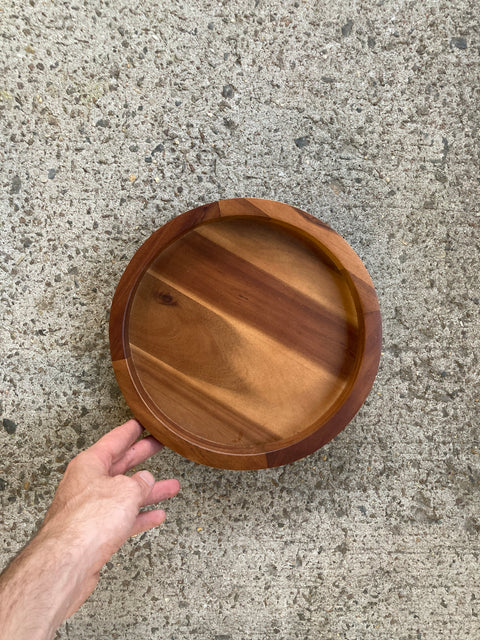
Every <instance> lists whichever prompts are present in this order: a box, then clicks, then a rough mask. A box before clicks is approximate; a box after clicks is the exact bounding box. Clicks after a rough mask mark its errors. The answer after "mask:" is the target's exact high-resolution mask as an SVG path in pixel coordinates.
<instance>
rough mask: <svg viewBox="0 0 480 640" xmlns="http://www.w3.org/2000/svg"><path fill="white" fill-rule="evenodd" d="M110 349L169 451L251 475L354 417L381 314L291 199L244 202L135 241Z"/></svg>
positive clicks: (333, 238) (365, 280)
mask: <svg viewBox="0 0 480 640" xmlns="http://www.w3.org/2000/svg"><path fill="white" fill-rule="evenodd" d="M239 225H240V226H239ZM110 347H111V354H112V362H113V367H114V370H115V374H116V376H117V380H118V382H119V384H120V387H121V389H122V392H123V393H124V396H125V398H126V400H127V402H128V404H129V405H130V407H131V408H132V410H133V412H134V414H135V415H136V416H137V417H138V419H139V420H140V421H141V422H142V424H144V426H145V427H146V428H147V429H148V430H149V431H150V432H151V433H152V434H153V435H155V436H156V437H157V438H158V439H159V440H161V441H162V442H164V444H165V445H166V446H169V447H170V448H172V449H174V450H176V451H178V452H179V453H181V454H183V455H185V456H187V457H189V458H190V459H192V460H195V461H197V462H200V463H202V464H209V465H212V466H217V467H224V468H231V469H256V468H263V467H267V466H268V467H271V466H277V465H281V464H286V463H289V462H292V461H293V460H296V459H298V458H300V457H303V456H305V455H308V454H310V453H312V452H313V451H315V450H316V449H317V448H319V447H320V446H322V445H323V444H325V443H326V442H328V441H329V440H330V439H331V438H333V437H334V436H335V435H336V434H337V433H338V432H339V431H340V430H341V429H343V428H344V427H345V425H346V424H347V423H348V422H349V421H350V420H351V419H352V418H353V416H354V415H355V413H356V412H357V411H358V409H359V408H360V406H361V405H362V403H363V401H364V400H365V398H366V396H367V395H368V392H369V390H370V388H371V385H372V383H373V380H374V378H375V375H376V371H377V368H378V362H379V357H380V349H381V318H380V312H379V307H378V301H377V297H376V294H375V290H374V287H373V284H372V282H371V279H370V277H369V275H368V273H367V271H366V269H365V267H364V265H363V264H362V262H361V260H360V258H359V257H358V256H357V255H356V254H355V252H354V251H353V250H352V249H351V248H350V247H349V245H348V244H347V243H346V242H345V240H344V239H343V238H341V237H340V236H339V235H338V234H336V233H335V232H334V231H333V230H332V229H331V228H330V227H328V226H327V225H325V224H324V223H322V222H320V221H319V220H317V219H316V218H313V217H312V216H310V215H309V214H308V213H306V212H304V211H301V210H299V209H296V208H294V207H291V206H289V205H286V204H283V203H278V202H274V201H270V200H261V199H257V198H240V199H232V200H223V201H219V202H215V203H210V204H208V205H204V206H202V207H198V208H197V209H193V210H191V211H189V212H187V213H185V214H183V215H181V216H178V217H177V218H175V219H173V220H172V221H170V222H169V223H167V224H166V225H164V226H163V227H161V228H160V229H159V230H157V231H156V232H155V233H154V234H152V236H151V237H150V238H149V239H148V240H147V241H146V242H145V243H144V244H143V245H142V246H141V247H140V249H139V250H138V251H137V253H136V254H135V256H134V257H133V258H132V260H131V262H130V264H129V265H128V267H127V269H126V270H125V272H124V274H123V276H122V278H121V280H120V283H119V285H118V287H117V290H116V292H115V296H114V299H113V302H112V309H111V314H110Z"/></svg>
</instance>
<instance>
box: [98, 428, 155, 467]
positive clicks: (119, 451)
mask: <svg viewBox="0 0 480 640" xmlns="http://www.w3.org/2000/svg"><path fill="white" fill-rule="evenodd" d="M142 432H143V427H142V425H141V424H140V423H139V422H137V420H129V421H128V422H125V424H122V425H121V426H120V427H116V428H115V429H113V430H112V431H110V432H109V433H107V434H106V435H104V436H103V438H100V440H99V441H98V442H96V443H95V444H94V445H93V446H92V447H90V451H91V452H92V453H96V454H97V455H98V456H99V457H100V458H101V459H102V461H104V462H105V463H106V464H107V465H108V466H110V465H111V464H112V463H113V462H115V461H116V460H118V458H119V457H120V456H122V455H123V454H124V453H125V452H126V451H127V449H129V447H131V445H132V444H133V443H134V442H135V441H136V440H138V438H139V437H140V436H141V434H142Z"/></svg>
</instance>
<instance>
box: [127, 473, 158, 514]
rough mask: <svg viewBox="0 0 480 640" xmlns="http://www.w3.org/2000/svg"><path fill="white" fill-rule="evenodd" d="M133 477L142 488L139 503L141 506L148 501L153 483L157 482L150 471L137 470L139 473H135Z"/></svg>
mask: <svg viewBox="0 0 480 640" xmlns="http://www.w3.org/2000/svg"><path fill="white" fill-rule="evenodd" d="M131 478H132V480H135V482H136V483H137V485H138V487H139V489H140V496H139V505H140V506H141V505H142V504H144V503H145V502H146V501H147V499H148V496H149V495H150V492H151V490H152V488H153V485H154V484H155V478H154V477H153V476H152V474H151V473H150V471H137V473H134V474H133V476H131Z"/></svg>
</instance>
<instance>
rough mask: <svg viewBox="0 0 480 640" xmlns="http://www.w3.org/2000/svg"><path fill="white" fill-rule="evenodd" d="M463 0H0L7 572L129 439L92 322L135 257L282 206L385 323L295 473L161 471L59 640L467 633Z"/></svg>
mask: <svg viewBox="0 0 480 640" xmlns="http://www.w3.org/2000/svg"><path fill="white" fill-rule="evenodd" d="M479 14H480V8H479V6H478V3H477V2H476V1H475V0H450V1H447V0H424V1H422V2H421V1H420V0H417V1H412V0H408V1H405V0H396V1H390V0H381V1H378V2H377V1H374V0H364V1H355V0H339V1H337V2H326V1H325V0H321V1H317V2H315V1H313V0H312V1H310V2H304V1H303V0H298V1H296V2H292V1H290V0H287V1H285V2H267V1H266V0H238V1H231V2H227V1H226V0H223V1H221V2H219V1H215V2H213V1H211V2H210V1H207V0H197V1H193V2H178V1H175V0H171V1H170V2H167V1H166V0H157V1H155V2H154V1H152V0H144V1H143V2H135V1H133V2H128V3H127V2H125V1H124V0H116V1H115V2H114V1H110V2H108V1H106V0H105V1H101V0H96V1H94V0H81V1H78V2H75V0H74V1H73V2H66V1H60V0H55V1H50V0H29V1H26V0H25V1H24V0H7V2H5V3H4V4H3V6H2V7H1V11H0V43H1V44H0V51H1V59H0V130H1V134H0V136H1V137H0V139H1V145H0V163H1V169H0V179H1V196H0V197H1V203H0V206H1V210H0V211H1V246H0V249H1V262H0V267H1V271H0V277H1V302H2V323H1V327H0V330H1V355H2V369H1V373H2V396H1V419H2V420H3V426H2V428H1V429H0V431H1V433H0V452H1V459H0V499H1V501H2V520H1V539H0V564H1V566H3V565H4V564H6V562H7V561H8V559H9V558H10V557H11V556H12V554H14V553H15V552H16V551H17V550H18V549H19V548H20V547H21V546H22V545H23V544H25V542H26V541H27V540H28V539H29V537H30V536H31V534H32V533H33V531H34V530H35V528H36V526H37V525H38V523H39V522H40V521H41V519H42V517H43V515H44V513H45V510H46V508H47V506H48V504H49V501H50V499H51V497H52V495H53V492H54V490H55V487H56V485H57V483H58V481H59V479H60V477H61V474H62V472H63V470H64V468H65V465H66V463H67V462H68V460H69V459H70V458H71V457H72V456H74V455H75V454H76V453H77V452H78V451H80V450H82V449H83V448H85V447H87V446H88V445H90V444H92V443H93V442H94V441H95V440H96V439H97V438H98V437H99V436H100V435H101V434H103V433H105V432H106V431H107V430H109V429H110V428H111V427H113V426H115V425H116V424H118V423H120V422H123V421H124V420H125V419H126V418H128V417H129V415H130V414H129V411H128V409H127V407H126V406H125V404H124V402H123V399H122V397H121V395H120V393H119V390H118V387H117V384H116V381H115V378H114V376H113V373H112V370H111V366H110V361H109V350H108V336H107V327H108V312H109V306H110V302H111V298H112V295H113V292H114V289H115V286H116V283H117V282H118V280H119V278H120V275H121V273H122V271H123V269H124V268H125V266H126V264H127V263H128V260H129V259H130V258H131V256H132V255H133V254H134V252H135V250H136V249H137V247H138V246H139V245H140V244H141V243H142V242H143V241H144V240H145V239H146V238H147V237H148V236H149V235H150V234H151V233H152V231H153V230H154V229H156V228H157V227H158V226H160V225H161V224H163V223H164V222H165V221H167V220H169V219H171V218H172V217H173V216H175V215H177V214H179V213H181V212H183V211H185V210H187V209H189V208H191V207H194V206H197V205H199V204H203V203H205V202H209V201H211V200H216V199H218V198H225V197H233V196H244V195H249V196H257V197H267V198H272V199H277V200H283V201H286V202H289V203H292V204H295V205H297V206H299V207H301V208H303V209H305V210H307V211H309V212H311V213H312V214H314V215H316V216H318V217H320V218H321V219H323V220H325V221H326V222H328V223H329V224H330V225H331V226H333V227H334V228H335V229H336V230H337V231H338V232H339V233H340V234H342V235H343V236H344V237H345V238H346V239H347V241H348V242H350V244H351V245H352V246H353V247H354V248H355V250H356V251H357V252H358V253H359V255H360V256H361V258H362V259H363V260H364V262H365V264H366V265H367V268H368V269H369V271H370V273H371V275H372V278H373V280H374V282H375V285H376V288H377V291H378V295H379V299H380V304H381V308H382V313H383V321H384V348H383V356H382V360H381V364H380V370H379V374H378V377H377V380H376V383H375V386H374V388H373V390H372V393H371V394H370V396H369V398H368V400H367V402H366V403H365V405H364V407H363V408H362V410H361V411H360V412H359V414H358V415H357V417H356V418H355V420H354V421H353V422H352V423H351V424H350V425H349V426H348V427H347V428H346V430H345V431H343V432H342V433H341V434H340V435H339V436H338V437H337V438H335V440H334V441H332V442H331V443H330V444H329V445H328V446H326V447H325V448H323V449H322V450H320V451H319V452H317V453H316V454H314V455H312V456H310V457H308V458H306V459H304V460H301V461H299V462H296V463H295V464H292V465H290V466H287V467H283V468H279V469H274V470H267V471H261V472H228V471H220V470H215V469H210V468H207V467H202V466H198V465H195V464H194V463H192V462H190V461H188V460H185V459H183V458H181V457H180V456H178V455H177V454H175V453H173V452H170V451H164V452H162V453H161V454H159V455H158V456H156V457H155V459H153V460H152V461H151V462H149V463H147V465H146V467H147V468H149V469H150V470H151V471H152V472H154V473H155V474H157V475H158V476H159V477H169V476H176V477H178V478H179V479H180V481H181V482H182V487H183V489H182V492H181V494H180V495H179V496H178V497H177V498H175V499H174V500H173V501H171V503H170V504H168V507H167V508H168V514H167V518H168V519H167V522H166V524H165V525H164V526H163V527H162V528H160V529H158V530H155V531H151V532H148V533H145V534H143V535H141V536H138V537H136V538H135V539H132V540H130V541H129V542H128V543H127V544H125V546H124V547H123V548H122V549H121V551H120V552H119V553H118V554H116V555H115V556H114V557H113V558H112V560H111V562H109V563H108V565H107V566H106V567H105V570H104V571H103V575H102V579H101V582H100V584H99V586H98V588H97V589H96V591H95V592H94V594H93V595H92V596H91V598H90V599H89V601H88V602H87V603H86V604H85V605H84V607H83V608H82V609H81V610H80V611H79V612H78V613H77V614H75V615H74V616H73V617H72V618H71V619H70V620H69V621H68V622H67V623H66V624H64V625H63V626H62V627H61V628H60V629H59V631H58V634H57V636H56V637H57V638H59V639H60V638H61V639H62V640H63V639H67V638H68V639H70V640H90V639H112V638H113V639H115V638H125V639H127V638H128V640H140V639H142V640H144V639H149V638H152V639H153V638H155V639H156V638H162V639H169V640H183V639H185V638H189V637H193V638H198V639H199V640H255V639H258V640H260V639H265V638H269V639H270V638H275V639H277V638H278V639H279V640H290V639H295V638H299V639H302V640H304V639H317V638H321V639H325V640H330V639H332V640H333V639H336V638H343V639H345V640H353V639H365V638H369V639H370V638H372V639H382V640H383V639H385V640H387V639H388V640H390V639H392V638H394V639H401V640H407V639H408V640H410V639H415V640H417V639H422V640H438V639H440V638H462V639H463V638H475V639H478V638H479V637H480V620H479V618H478V615H479V601H480V592H479V588H478V585H479V582H478V561H479V559H478V555H479V546H480V545H479V533H480V498H479V488H480V487H479V482H480V467H479V452H480V445H479V422H480V419H479V408H480V406H479V397H480V390H479V347H480V344H479V342H480V340H479V335H480V332H479V298H480V285H479V276H478V273H479V271H480V259H479V255H480V253H479V244H480V242H479V238H480V216H479V205H478V203H479V202H480V183H479V157H480V156H479V150H480V145H479V135H480V118H479V115H478V113H479V112H478V104H479V96H478V69H479V40H478V33H479Z"/></svg>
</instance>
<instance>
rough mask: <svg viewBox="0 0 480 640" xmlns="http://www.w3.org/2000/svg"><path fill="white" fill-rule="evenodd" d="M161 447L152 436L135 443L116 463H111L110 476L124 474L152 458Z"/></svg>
mask: <svg viewBox="0 0 480 640" xmlns="http://www.w3.org/2000/svg"><path fill="white" fill-rule="evenodd" d="M162 447H163V445H162V444H160V442H158V440H155V438H154V437H153V436H148V437H147V438H143V439H142V440H139V441H138V442H135V444H132V446H131V447H130V448H129V449H127V451H126V452H125V453H124V455H123V456H122V457H121V458H120V459H119V460H117V462H114V463H113V465H112V467H111V469H110V475H111V476H116V475H118V474H123V473H125V472H126V471H128V470H129V469H131V468H132V467H134V466H135V465H137V464H140V463H141V462H144V461H145V460H147V458H150V457H151V456H153V455H154V454H155V453H157V452H158V451H160V449H162Z"/></svg>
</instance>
